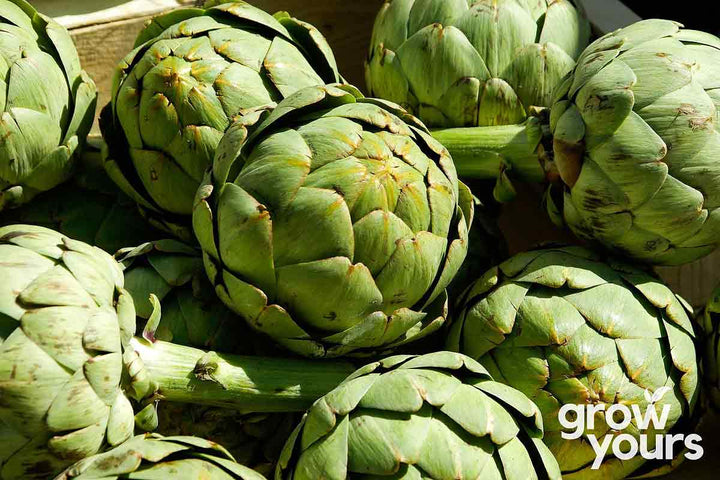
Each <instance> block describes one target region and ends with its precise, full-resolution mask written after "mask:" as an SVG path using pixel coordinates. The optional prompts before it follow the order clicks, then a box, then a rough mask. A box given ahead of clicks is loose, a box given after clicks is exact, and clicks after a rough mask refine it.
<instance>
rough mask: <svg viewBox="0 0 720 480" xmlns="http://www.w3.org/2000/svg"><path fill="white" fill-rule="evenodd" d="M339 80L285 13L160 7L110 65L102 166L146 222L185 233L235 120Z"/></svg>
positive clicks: (320, 44)
mask: <svg viewBox="0 0 720 480" xmlns="http://www.w3.org/2000/svg"><path fill="white" fill-rule="evenodd" d="M214 3H218V2H214ZM339 81H341V77H340V75H339V74H338V71H337V66H336V64H335V59H334V57H333V54H332V51H331V49H330V47H329V46H328V44H327V42H326V41H325V39H324V38H323V36H322V35H321V34H320V33H319V32H318V30H317V29H315V27H313V26H312V25H310V24H307V23H305V22H302V21H300V20H297V19H294V18H291V17H289V16H288V15H287V14H283V13H279V14H276V15H275V16H271V15H269V14H267V13H265V12H263V11H262V10H260V9H258V8H255V7H253V6H251V5H248V4H247V3H245V2H241V1H236V2H229V3H226V4H222V5H215V6H212V7H210V8H207V9H196V8H187V9H180V10H175V11H172V12H170V13H168V14H165V15H161V16H159V17H156V18H155V19H154V20H153V21H152V23H151V24H150V25H149V26H147V27H146V28H145V29H144V30H143V31H142V32H141V33H140V35H139V36H138V38H137V41H136V48H135V49H134V50H133V51H132V52H130V53H129V54H128V55H127V56H126V57H125V59H123V61H122V62H121V63H120V64H119V65H118V67H117V69H116V72H115V77H114V81H113V88H112V100H111V102H110V104H109V105H108V106H107V107H106V108H105V109H104V110H103V113H102V115H101V121H100V127H101V129H102V131H103V136H104V138H105V140H106V142H107V144H108V150H107V152H106V157H107V158H106V163H105V167H106V169H107V171H108V174H109V175H110V176H111V177H112V179H113V180H114V181H115V182H116V183H117V184H118V185H119V186H120V187H121V188H122V189H123V190H124V191H125V192H126V193H127V194H128V195H130V196H131V197H132V198H133V199H134V200H135V201H136V202H137V203H138V204H139V205H140V207H141V208H142V209H143V211H144V213H146V214H147V215H148V217H149V219H150V220H151V221H153V222H154V223H155V224H157V225H159V226H161V227H163V228H164V229H165V230H167V231H170V232H171V233H173V234H175V235H178V236H180V237H182V238H183V239H184V240H186V241H189V240H190V238H191V236H192V232H191V231H190V215H191V213H192V204H193V198H194V195H195V190H197V187H198V186H199V185H200V182H201V181H202V178H203V175H204V174H205V171H206V170H207V169H208V168H209V167H210V165H211V163H212V159H213V155H214V153H215V148H216V147H217V145H218V143H219V141H220V138H221V137H222V135H223V132H224V131H225V129H226V128H227V127H228V126H229V125H230V123H231V119H232V118H233V117H235V116H237V115H242V114H244V113H245V112H246V111H247V110H248V109H252V108H254V107H258V106H260V105H274V104H275V102H277V101H279V100H281V99H283V98H285V97H287V96H288V95H290V94H292V93H294V92H295V91H296V90H298V89H300V88H303V87H306V86H310V85H324V84H326V83H335V82H339Z"/></svg>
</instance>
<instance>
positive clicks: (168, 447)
mask: <svg viewBox="0 0 720 480" xmlns="http://www.w3.org/2000/svg"><path fill="white" fill-rule="evenodd" d="M72 478H76V479H78V480H83V479H87V480H89V479H97V478H103V479H108V480H111V479H121V478H135V479H139V478H145V479H151V478H185V479H195V478H196V479H201V478H202V479H203V480H264V479H265V477H263V476H262V475H260V474H259V473H257V472H254V471H252V470H251V469H249V468H247V467H245V466H243V465H240V464H239V463H237V462H236V461H235V459H234V458H233V457H232V455H230V453H229V452H228V451H227V450H225V448H223V447H222V446H221V445H218V444H217V443H214V442H209V441H207V440H204V439H202V438H198V437H184V436H181V437H162V436H160V435H156V434H146V435H139V436H137V437H134V438H132V439H130V440H128V441H127V442H125V443H123V444H122V445H120V446H119V447H115V448H114V449H112V450H110V451H108V452H105V453H101V454H98V455H94V456H92V457H89V458H86V459H84V460H82V461H80V462H78V463H77V464H75V465H73V466H72V467H70V468H68V469H67V470H66V471H65V472H63V473H62V474H60V475H59V476H58V477H56V480H70V479H72Z"/></svg>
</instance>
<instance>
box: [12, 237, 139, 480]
mask: <svg viewBox="0 0 720 480" xmlns="http://www.w3.org/2000/svg"><path fill="white" fill-rule="evenodd" d="M0 278H2V279H3V281H2V285H1V288H0V311H2V317H1V319H2V321H1V322H0V341H2V343H1V344H0V399H2V400H0V425H2V426H3V427H4V428H2V430H4V431H3V432H2V439H3V440H2V442H0V443H2V444H3V447H2V449H1V451H0V453H1V455H0V465H1V468H0V477H1V478H4V479H5V478H43V479H45V478H48V477H49V476H51V475H54V474H56V473H57V472H58V471H59V470H61V469H62V468H65V467H66V466H68V465H69V464H71V463H73V462H74V461H76V460H80V459H82V458H84V457H86V456H89V455H93V454H95V453H97V452H98V451H100V449H101V447H103V446H104V445H106V444H108V445H110V446H115V445H119V444H120V443H122V442H124V441H125V440H127V439H128V438H130V436H131V435H132V433H133V429H134V423H135V421H134V413H133V408H132V406H131V405H130V402H129V400H128V399H127V398H126V396H125V394H124V393H123V391H122V389H121V374H122V371H123V369H122V363H123V358H122V357H123V347H122V344H123V343H124V342H127V341H128V340H129V339H130V337H131V336H132V335H133V333H134V331H135V311H134V308H133V303H132V299H131V298H130V296H129V295H128V294H127V293H126V292H125V291H124V290H123V288H122V286H123V276H122V272H121V270H120V268H119V266H118V265H117V263H116V262H115V261H114V260H113V259H112V257H110V255H108V254H107V253H105V252H103V251H102V250H100V249H98V248H96V247H90V246H89V245H86V244H84V243H81V242H78V241H75V240H71V239H69V238H67V237H64V236H63V235H61V234H59V233H56V232H53V231H52V230H48V229H45V228H42V227H32V226H22V225H20V226H17V225H16V226H9V227H1V228H0Z"/></svg>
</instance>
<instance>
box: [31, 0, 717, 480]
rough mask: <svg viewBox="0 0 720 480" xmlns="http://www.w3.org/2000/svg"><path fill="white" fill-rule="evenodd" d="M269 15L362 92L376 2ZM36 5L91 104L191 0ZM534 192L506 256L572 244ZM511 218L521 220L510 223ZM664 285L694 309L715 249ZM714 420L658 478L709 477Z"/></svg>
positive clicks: (596, 20)
mask: <svg viewBox="0 0 720 480" xmlns="http://www.w3.org/2000/svg"><path fill="white" fill-rule="evenodd" d="M578 1H579V3H580V4H581V6H582V8H584V10H585V12H586V13H587V16H588V18H590V19H591V21H592V23H593V27H594V29H595V30H596V31H597V32H607V31H611V30H614V29H616V28H620V27H622V26H624V25H627V24H630V23H633V22H635V21H637V20H639V17H638V16H637V15H635V14H634V13H633V12H632V11H631V10H630V9H628V8H627V7H626V6H624V5H623V4H622V3H621V2H619V1H617V0H578ZM250 2H251V3H253V4H254V5H256V6H258V7H260V8H263V9H265V10H267V11H270V12H275V11H277V10H287V11H289V12H291V13H292V15H293V16H296V17H298V18H301V19H303V20H305V21H308V22H310V23H312V24H313V25H315V26H316V27H317V28H318V29H320V31H322V33H323V34H324V35H325V36H326V37H327V39H328V41H329V43H330V45H331V46H332V47H333V49H334V51H335V53H336V55H337V60H338V65H339V67H340V69H341V71H342V73H343V75H344V76H345V78H347V79H348V81H350V82H351V83H353V84H355V85H357V86H359V87H360V88H361V89H364V78H363V76H364V75H363V62H364V59H365V56H366V54H367V47H368V45H369V41H370V33H371V30H372V24H373V21H374V17H375V14H376V13H377V11H378V9H379V7H380V5H381V4H382V2H383V0H361V1H349V0H250ZM31 3H33V5H35V6H36V7H37V8H38V9H39V10H41V11H43V12H45V13H47V14H48V15H51V16H54V17H56V18H57V19H58V20H59V21H60V23H62V24H63V25H65V26H66V27H67V28H68V29H69V30H70V32H71V34H72V37H73V39H74V40H75V42H76V44H77V47H78V50H79V52H80V57H81V61H82V63H83V66H84V67H85V69H86V70H87V71H88V72H89V74H90V75H91V76H92V77H93V79H95V81H96V83H97V85H98V88H99V90H100V101H99V108H100V107H101V106H102V105H104V104H105V103H107V102H108V101H109V98H110V97H109V91H110V86H111V81H112V75H113V68H114V66H115V65H116V64H117V62H118V61H119V60H120V59H121V58H122V57H124V56H125V54H126V53H127V52H129V51H130V50H131V49H132V45H133V43H134V39H135V36H136V35H137V33H138V32H139V31H140V29H141V28H142V27H143V25H144V24H145V22H147V21H148V19H150V18H152V16H153V15H156V14H158V13H160V12H163V11H166V10H169V9H171V8H178V7H182V6H186V5H191V4H193V3H194V1H193V0H67V1H58V0H31ZM541 194H542V189H541V188H540V187H539V186H536V185H521V186H520V188H519V199H518V200H517V201H515V202H513V203H512V204H509V205H507V206H505V207H504V210H503V213H502V215H501V218H500V224H501V227H502V229H503V231H504V232H505V234H506V236H507V238H508V241H509V244H510V250H511V252H512V253H515V252H518V251H522V250H525V249H527V248H529V247H530V246H533V245H535V244H537V243H540V242H544V241H564V242H572V241H574V240H573V238H572V236H571V235H570V234H569V233H568V232H563V231H561V230H558V229H557V228H556V227H554V226H553V225H552V224H551V223H550V222H549V220H548V219H547V215H546V214H545V212H544V211H542V208H541V207H540V200H541ZM517 219H522V221H520V222H518V221H517ZM658 271H659V273H660V274H661V275H662V276H663V278H664V279H665V280H666V281H667V282H668V284H669V285H670V286H671V287H672V288H673V289H674V290H675V291H677V292H679V293H680V294H681V295H683V296H684V297H685V298H687V299H688V300H689V301H690V302H691V303H692V304H693V305H694V306H696V307H699V306H701V305H702V304H703V302H705V301H706V299H707V298H708V297H709V295H710V292H711V290H712V289H713V288H714V287H715V286H716V285H717V284H719V283H720V251H718V252H716V253H715V254H713V255H710V256H708V257H706V258H704V259H702V260H700V261H698V262H695V263H693V264H690V265H685V266H682V267H675V268H659V269H658ZM718 426H720V420H718V418H717V417H713V419H712V420H711V421H708V422H706V423H705V426H704V428H703V429H702V430H701V434H702V435H703V439H704V441H703V446H704V448H705V451H706V453H705V457H704V458H703V460H702V461H699V462H686V463H685V464H684V465H683V466H682V467H680V468H679V469H678V471H676V472H675V473H673V474H672V475H670V476H668V477H666V478H672V479H674V480H683V479H685V480H690V479H692V480H703V479H710V478H716V476H717V474H716V472H717V471H718V470H719V469H720V456H717V455H712V453H713V451H718V449H720V444H719V442H720V441H719V440H717V439H715V436H714V435H713V433H714V431H715V430H716V429H717V427H718Z"/></svg>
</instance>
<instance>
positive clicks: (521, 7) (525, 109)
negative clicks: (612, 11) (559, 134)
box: [365, 0, 590, 127]
mask: <svg viewBox="0 0 720 480" xmlns="http://www.w3.org/2000/svg"><path fill="white" fill-rule="evenodd" d="M589 38H590V28H589V25H588V22H587V20H585V18H584V17H583V16H582V15H581V14H580V13H579V12H578V11H577V9H576V8H575V7H574V6H573V4H572V2H570V1H567V0H539V1H538V0H534V1H528V0H385V3H384V4H383V6H382V8H381V10H380V13H379V14H378V16H377V19H376V20H375V27H374V29H373V34H372V40H371V43H370V52H369V56H368V59H367V62H366V65H365V72H366V74H365V78H366V83H367V85H368V89H369V91H370V94H372V95H374V96H377V97H380V98H386V99H388V100H391V101H393V102H396V103H399V104H400V105H402V106H403V107H405V108H407V109H408V110H409V111H410V112H412V113H413V114H415V115H418V116H419V117H420V119H421V120H422V121H423V122H425V123H426V124H427V125H429V126H431V127H469V126H475V125H507V124H514V123H520V122H521V121H523V120H525V118H526V117H527V115H528V113H529V112H530V108H531V107H533V106H537V107H549V106H550V105H551V103H552V99H553V90H554V88H555V87H556V86H557V85H558V84H559V83H560V81H561V80H562V79H563V77H564V76H565V75H566V74H567V73H568V72H569V71H570V70H572V68H573V67H574V66H575V59H576V58H577V57H578V55H580V53H581V52H582V50H583V49H584V48H585V47H586V46H587V44H588V40H589Z"/></svg>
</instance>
